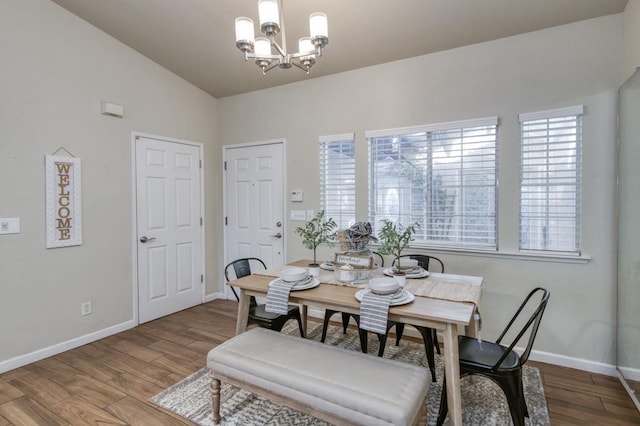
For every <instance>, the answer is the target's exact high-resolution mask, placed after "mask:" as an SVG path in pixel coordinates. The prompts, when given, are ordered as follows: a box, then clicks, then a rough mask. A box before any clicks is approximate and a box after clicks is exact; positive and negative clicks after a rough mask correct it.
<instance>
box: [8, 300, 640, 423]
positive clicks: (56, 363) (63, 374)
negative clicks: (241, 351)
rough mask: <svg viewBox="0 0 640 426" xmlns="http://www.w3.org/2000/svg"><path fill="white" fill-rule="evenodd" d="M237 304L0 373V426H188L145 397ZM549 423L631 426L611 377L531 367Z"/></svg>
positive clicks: (193, 359)
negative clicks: (536, 370)
mask: <svg viewBox="0 0 640 426" xmlns="http://www.w3.org/2000/svg"><path fill="white" fill-rule="evenodd" d="M236 312H237V304H236V303H235V302H231V301H222V300H216V301H213V302H210V303H207V304H204V305H200V306H197V307H194V308H191V309H187V310H185V311H182V312H179V313H176V314H174V315H170V316H168V317H165V318H161V319H159V320H156V321H152V322H150V323H147V324H143V325H141V326H139V327H136V328H135V329H132V330H128V331H125V332H123V333H120V334H117V335H114V336H111V337H107V338H105V339H102V340H99V341H96V342H94V343H91V344H88V345H85V346H82V347H80V348H76V349H73V350H71V351H68V352H64V353H62V354H59V355H56V356H53V357H50V358H47V359H44V360H42V361H38V362H35V363H33V364H30V365H27V366H25V367H22V368H18V369H15V370H12V371H9V372H7V373H4V374H1V375H0V426H5V425H20V426H22V425H47V426H49V425H58V424H60V425H84V424H113V425H188V424H191V423H190V422H188V421H186V420H185V419H183V418H180V417H178V416H175V415H173V414H171V413H169V412H167V411H164V410H162V409H159V408H157V407H156V406H154V405H153V404H150V403H148V402H147V400H148V399H149V398H150V397H152V396H154V395H155V394H157V393H159V392H160V391H162V390H163V389H165V388H166V387H168V386H170V385H172V384H174V383H176V382H178V381H179V380H181V379H182V378H184V377H186V376H188V375H189V374H191V373H193V372H195V371H197V370H198V369H200V368H202V367H203V366H204V365H205V364H206V355H207V352H208V351H209V350H210V349H211V348H213V347H214V346H216V345H217V344H219V343H221V342H223V341H225V340H226V339H228V338H230V337H232V336H233V335H234V334H235V319H236ZM531 365H535V366H536V367H538V368H539V369H540V371H541V372H542V377H543V381H544V388H545V393H546V396H547V403H548V407H549V416H550V419H551V424H552V425H639V424H640V414H638V412H637V410H636V409H635V406H634V405H633V403H632V401H631V399H630V398H629V397H628V395H627V394H626V392H625V390H624V389H623V387H622V385H621V384H620V382H619V381H618V379H617V378H615V377H608V376H602V375H598V374H591V373H587V372H583V371H579V370H573V369H569V368H562V367H557V366H553V365H549V364H542V363H534V362H531Z"/></svg>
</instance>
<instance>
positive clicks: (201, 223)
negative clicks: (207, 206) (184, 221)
mask: <svg viewBox="0 0 640 426" xmlns="http://www.w3.org/2000/svg"><path fill="white" fill-rule="evenodd" d="M200 226H202V218H200Z"/></svg>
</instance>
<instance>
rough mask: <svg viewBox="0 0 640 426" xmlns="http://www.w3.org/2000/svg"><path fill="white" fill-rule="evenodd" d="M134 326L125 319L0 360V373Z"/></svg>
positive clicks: (132, 322) (130, 321) (131, 321)
mask: <svg viewBox="0 0 640 426" xmlns="http://www.w3.org/2000/svg"><path fill="white" fill-rule="evenodd" d="M135 326H136V324H135V322H134V321H133V320H129V321H125V322H123V323H120V324H116V325H114V326H111V327H107V328H103V329H102V330H98V331H94V332H93V333H89V334H85V335H84V336H80V337H76V338H74V339H70V340H67V341H65V342H60V343H56V344H55V345H51V346H48V347H46V348H42V349H37V350H35V351H33V352H29V353H28V354H24V355H18V356H16V357H13V358H9V359H7V360H5V361H1V362H0V374H1V373H4V372H6V371H9V370H13V369H14V368H19V367H22V366H24V365H27V364H31V363H32V362H36V361H40V360H41V359H45V358H48V357H50V356H53V355H57V354H59V353H62V352H65V351H68V350H71V349H74V348H77V347H80V346H82V345H86V344H87V343H91V342H95V341H96V340H100V339H104V338H105V337H109V336H112V335H114V334H117V333H120V332H123V331H125V330H129V329H131V328H134V327H135Z"/></svg>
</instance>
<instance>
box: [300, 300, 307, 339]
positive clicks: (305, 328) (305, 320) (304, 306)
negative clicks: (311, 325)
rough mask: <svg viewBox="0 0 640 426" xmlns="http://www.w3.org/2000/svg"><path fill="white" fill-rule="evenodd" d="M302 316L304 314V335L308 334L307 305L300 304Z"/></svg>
mask: <svg viewBox="0 0 640 426" xmlns="http://www.w3.org/2000/svg"><path fill="white" fill-rule="evenodd" d="M300 316H302V329H303V330H304V335H305V336H306V335H307V305H301V306H300Z"/></svg>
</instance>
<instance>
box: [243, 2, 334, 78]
mask: <svg viewBox="0 0 640 426" xmlns="http://www.w3.org/2000/svg"><path fill="white" fill-rule="evenodd" d="M283 1H284V0H283ZM283 9H284V8H283V4H281V5H280V7H278V0H259V1H258V14H259V17H260V30H261V31H262V32H263V33H264V35H266V36H267V37H266V38H265V37H258V38H255V36H254V31H253V20H252V19H251V18H247V17H244V16H242V17H240V18H236V47H237V48H238V49H240V50H241V51H242V52H243V53H244V60H245V61H248V60H249V59H255V63H256V65H257V66H258V67H259V68H260V69H261V70H262V75H265V74H266V73H267V72H268V71H270V70H272V69H273V68H275V67H280V68H285V69H288V68H291V66H292V65H295V66H296V67H298V68H300V69H301V70H302V71H304V72H306V73H307V74H309V70H310V69H311V67H312V66H313V65H314V64H315V63H316V58H318V57H320V56H322V48H323V47H325V46H326V45H327V43H329V37H328V31H327V28H328V27H327V15H325V14H324V13H321V12H315V13H312V14H311V15H310V16H309V30H310V31H309V32H310V37H302V38H300V39H299V40H298V53H288V52H287V40H286V37H285V31H284V10H283ZM278 33H282V36H281V40H282V46H280V45H279V44H278V42H277V41H276V39H275V37H276V36H277V35H278ZM272 46H273V47H274V48H275V50H276V51H277V54H275V55H274V54H272V52H271V47H272Z"/></svg>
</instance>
